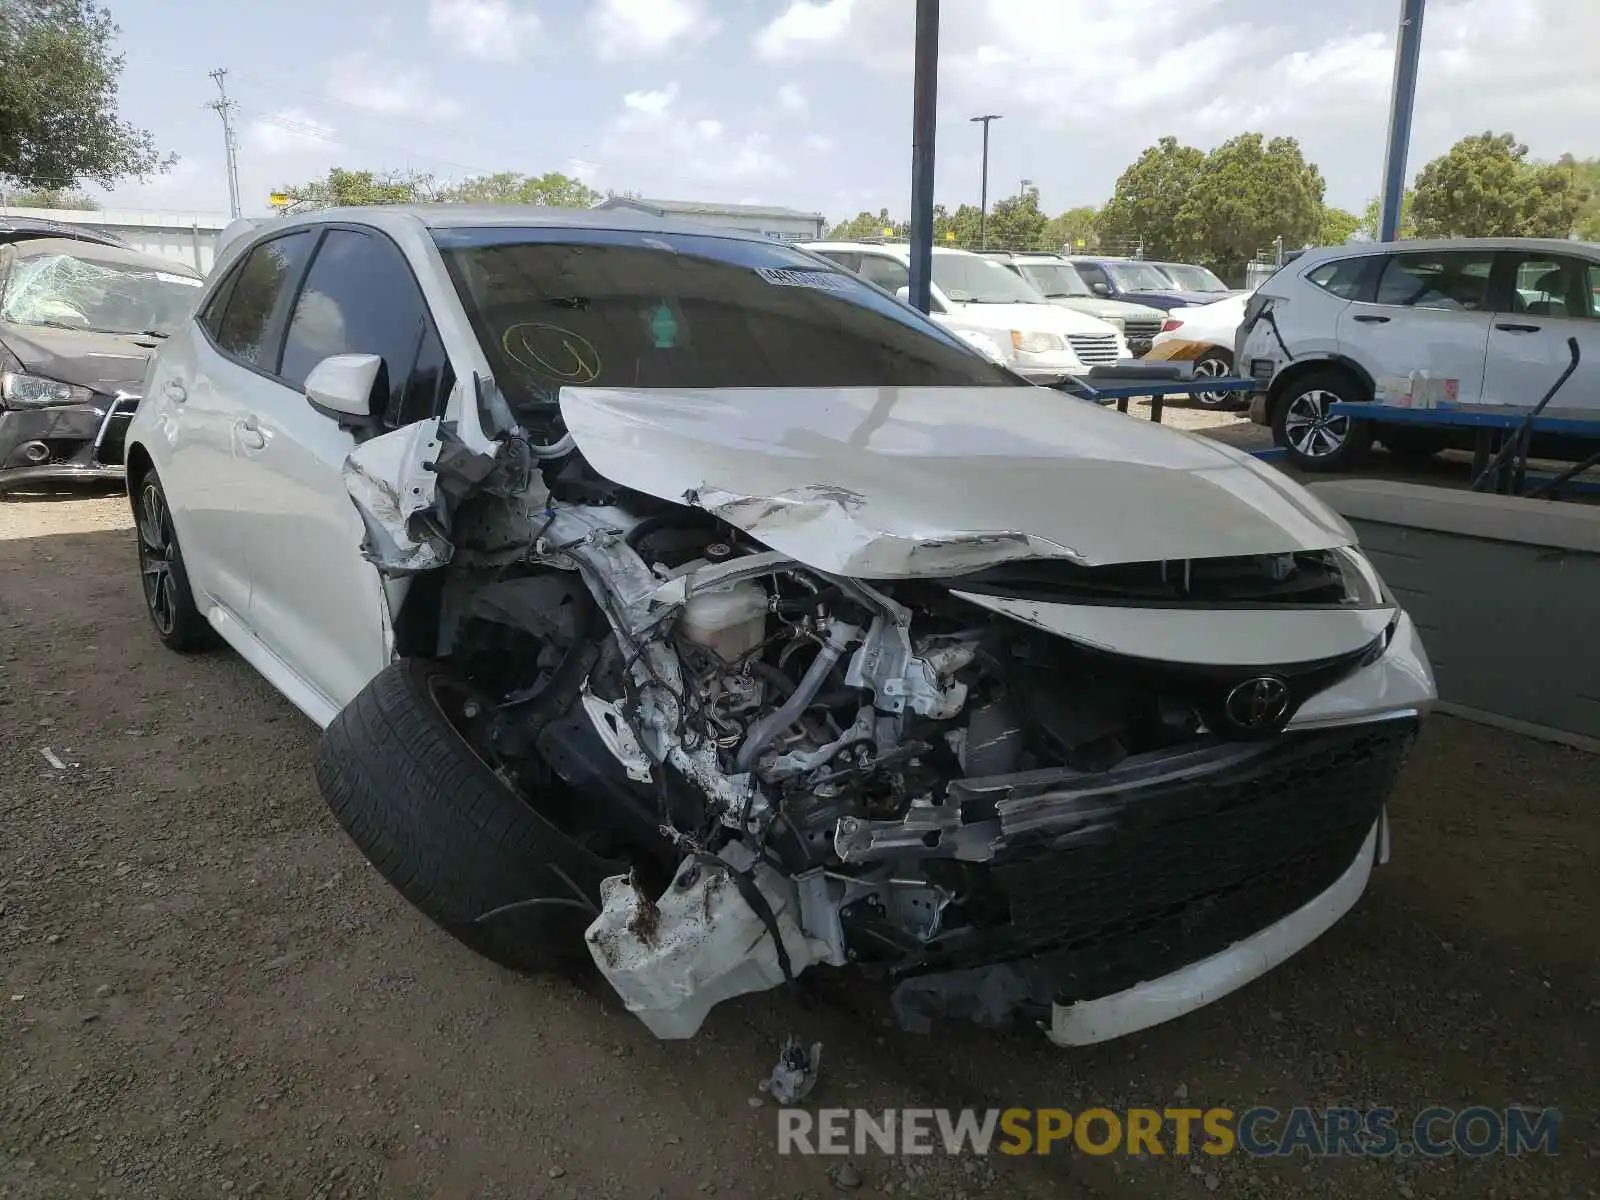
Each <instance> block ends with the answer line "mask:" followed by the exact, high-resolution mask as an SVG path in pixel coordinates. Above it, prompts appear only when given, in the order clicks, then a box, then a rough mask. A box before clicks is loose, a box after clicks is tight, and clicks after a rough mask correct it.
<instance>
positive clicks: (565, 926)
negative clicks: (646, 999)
mask: <svg viewBox="0 0 1600 1200" xmlns="http://www.w3.org/2000/svg"><path fill="white" fill-rule="evenodd" d="M469 697H470V688H468V686H467V685H465V684H464V683H463V682H462V681H461V680H460V679H459V678H458V677H457V676H456V675H455V674H454V673H453V672H452V671H451V670H450V668H449V667H447V666H446V665H444V664H442V663H437V662H431V661H426V660H421V659H402V660H400V661H399V662H397V663H394V664H392V665H391V666H389V667H386V668H385V669H384V670H382V671H380V672H379V673H378V674H377V675H376V676H374V677H373V679H372V681H371V682H370V683H368V684H367V686H366V687H365V688H363V689H362V690H361V692H360V693H359V694H358V695H357V696H356V698H355V699H354V700H352V701H350V703H349V704H348V705H346V706H345V708H344V709H343V711H341V712H340V713H339V715H338V716H337V717H335V718H334V720H333V723H332V724H330V725H329V726H328V728H327V731H326V732H325V733H324V734H323V735H322V746H321V749H320V750H319V752H318V754H317V783H318V785H319V786H320V788H321V789H322V795H323V798H324V799H325V800H327V802H328V807H329V808H331V809H332V810H333V815H334V817H335V818H336V819H337V820H338V822H339V824H340V825H342V826H344V830H345V832H346V833H348V834H349V835H350V839H351V840H352V841H353V842H355V844H356V846H357V847H358V848H359V849H360V851H361V853H362V854H364V855H366V857H367V860H368V861H369V862H371V863H372V865H373V866H375V867H376V868H377V869H378V871H379V872H380V873H381V874H382V875H383V877H384V878H385V879H387V880H388V881H389V882H390V883H391V884H393V885H394V887H395V888H396V889H397V890H398V891H399V892H400V894H401V895H402V896H404V897H405V898H406V899H407V900H409V901H411V903H412V904H413V905H415V906H416V907H417V908H418V909H419V910H420V911H421V912H422V913H423V914H424V915H425V916H427V917H429V918H430V919H432V920H433V921H434V922H435V923H436V924H437V925H439V926H440V927H441V928H442V929H444V930H445V931H446V932H447V933H450V934H452V935H453V936H454V937H456V938H457V939H459V940H460V941H462V942H464V943H466V944H467V945H468V946H470V947H471V948H472V949H474V950H476V951H477V952H478V953H479V954H482V955H484V956H485V957H487V958H490V959H493V960H494V961H495V962H498V963H500V964H501V965H502V966H507V967H511V968H513V969H514V970H519V971H529V972H532V971H543V970H549V969H552V968H559V967H564V966H571V965H573V964H577V963H587V962H588V961H589V953H588V947H587V945H586V944H585V942H584V940H583V933H584V930H585V929H586V928H587V927H588V925H589V923H590V921H592V920H593V919H594V918H595V917H596V916H597V915H598V914H599V911H600V904H599V902H600V881H601V880H602V879H604V878H605V877H606V876H607V875H616V874H622V873H625V872H626V871H627V865H626V864H624V863H618V862H614V861H611V860H609V859H606V858H603V857H601V856H600V855H598V854H595V853H593V852H592V851H590V850H589V849H588V848H587V847H585V846H582V845H580V844H579V843H578V842H576V841H575V840H573V838H571V837H569V836H568V835H567V834H565V833H563V832H562V831H561V830H560V829H558V828H557V827H556V826H555V825H554V824H553V823H552V822H551V821H549V820H547V819H546V818H545V817H544V816H543V815H541V814H540V813H539V812H538V811H537V810H536V809H535V808H534V804H533V803H532V802H530V801H535V802H536V801H537V800H538V799H539V797H536V796H535V797H525V796H524V795H522V794H521V793H519V792H517V791H514V790H513V789H512V787H511V786H510V784H509V783H508V782H507V779H506V777H505V774H504V773H503V772H501V771H497V770H495V769H494V768H493V767H492V766H490V765H489V763H488V762H487V761H485V758H484V757H483V756H482V755H480V754H479V752H478V751H477V750H476V749H475V748H474V747H473V745H472V744H471V743H470V742H469V741H468V740H467V737H466V736H465V734H464V733H463V732H462V729H461V724H462V721H463V714H464V712H466V711H468V709H467V700H465V699H464V698H469ZM551 786H552V787H554V786H559V785H556V784H552V785H551ZM552 799H553V797H552Z"/></svg>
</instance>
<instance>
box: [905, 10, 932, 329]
mask: <svg viewBox="0 0 1600 1200" xmlns="http://www.w3.org/2000/svg"><path fill="white" fill-rule="evenodd" d="M914 59H915V63H916V76H915V79H914V81H913V83H912V85H911V88H912V105H911V278H910V279H909V280H907V283H908V284H909V287H910V299H911V304H912V306H913V307H915V308H917V309H919V310H920V311H922V312H927V311H928V310H929V308H930V307H931V306H932V290H931V289H932V284H933V145H934V139H935V136H936V133H937V129H938V98H939V0H917V35H916V51H915V55H914Z"/></svg>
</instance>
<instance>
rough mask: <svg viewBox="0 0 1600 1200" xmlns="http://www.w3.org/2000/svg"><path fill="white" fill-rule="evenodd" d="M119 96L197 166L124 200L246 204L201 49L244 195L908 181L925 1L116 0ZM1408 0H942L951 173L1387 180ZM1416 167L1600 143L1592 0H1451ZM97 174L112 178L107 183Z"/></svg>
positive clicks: (839, 190)
mask: <svg viewBox="0 0 1600 1200" xmlns="http://www.w3.org/2000/svg"><path fill="white" fill-rule="evenodd" d="M106 2H107V3H108V4H109V6H110V8H111V10H112V14H113V16H114V17H115V19H116V21H117V22H118V24H119V25H120V26H121V30H122V33H121V38H120V42H119V45H120V48H121V50H122V51H123V53H124V54H125V57H126V67H125V71H124V75H123V80H122V95H121V103H122V110H123V116H124V118H125V119H127V120H129V121H131V122H133V123H134V124H136V125H138V126H140V127H142V128H146V129H149V130H150V131H151V132H152V133H153V134H154V135H155V138H156V141H157V143H158V145H159V146H160V147H161V148H162V149H163V150H164V151H170V152H173V153H176V154H177V156H178V162H177V165H176V166H175V167H174V168H173V169H172V170H171V171H170V172H169V173H167V174H165V175H162V176H157V177H154V178H152V179H150V180H147V181H144V182H134V181H130V182H128V183H125V184H123V185H121V186H119V187H117V188H116V189H114V190H113V191H112V192H111V193H110V195H108V196H106V197H105V198H104V203H105V204H106V205H107V206H108V207H116V208H141V209H163V210H181V211H200V212H226V209H227V186H226V182H225V174H224V166H223V162H224V156H223V139H222V132H221V124H220V121H219V119H218V115H217V113H216V112H215V111H213V110H212V109H210V108H208V107H206V105H207V103H208V102H209V101H211V100H214V99H215V98H216V96H217V89H216V85H215V83H214V82H213V81H212V80H211V79H210V78H209V77H208V72H210V71H211V70H213V69H215V68H218V67H226V68H227V69H228V72H229V74H228V76H227V86H228V91H229V94H230V96H231V97H232V98H233V99H234V100H235V101H236V103H237V111H236V122H237V130H238V136H239V174H240V181H241V194H242V197H243V206H244V211H245V213H246V214H254V213H262V212H266V211H267V210H268V196H269V195H270V193H271V192H272V191H273V190H274V189H275V188H277V187H278V186H280V185H283V184H292V183H298V182H303V181H305V180H308V179H312V178H317V177H320V176H322V175H324V174H325V173H326V171H327V169H328V168H329V167H330V166H333V165H339V166H344V167H350V168H372V169H376V170H384V169H410V170H416V171H424V172H428V173H431V174H433V175H435V176H436V177H439V178H441V179H445V180H454V179H460V178H464V177H466V176H469V175H473V174H482V173H487V172H492V171H520V172H524V173H529V174H541V173H543V172H545V171H562V172H565V173H567V174H571V175H576V176H578V177H579V178H582V179H584V180H585V181H586V182H588V183H589V184H591V185H592V186H594V187H596V188H599V189H602V190H603V189H608V188H610V189H616V190H618V191H632V192H637V193H640V194H642V195H644V196H650V197H663V198H670V199H678V200H717V201H726V202H745V203H764V204H782V205H789V206H792V207H795V208H799V209H803V210H805V211H808V212H809V211H820V212H822V213H824V214H826V215H827V216H828V217H829V219H830V220H838V219H840V218H843V217H848V216H853V215H854V214H855V213H857V212H859V211H861V210H863V209H866V210H869V211H873V212H876V211H877V210H878V209H879V208H883V207H887V208H888V209H889V210H890V212H891V213H892V214H894V215H896V216H903V215H905V214H907V213H908V212H909V209H910V199H909V197H910V166H911V150H910V144H911V143H910V139H911V81H912V24H913V22H912V17H913V12H914V9H915V5H914V3H913V2H912V0H737V2H735V0H342V2H340V3H329V2H328V0H322V2H320V3H319V2H314V0H270V2H259V0H258V2H257V3H253V4H249V5H237V6H224V5H218V4H215V3H210V2H202V0H106ZM1399 8H1400V2H1399V0H1341V2H1340V3H1337V4H1305V3H1295V2H1294V0H944V3H943V17H942V27H941V31H940V34H941V36H940V63H939V120H940V127H939V137H938V141H937V150H936V196H937V199H938V200H939V201H940V202H942V203H944V204H946V205H948V206H950V207H951V208H954V207H955V206H956V205H958V204H962V203H969V202H970V203H976V202H977V200H978V193H979V182H980V146H981V141H980V134H979V127H978V126H977V125H974V124H971V123H970V122H969V120H968V118H969V117H971V116H973V115H975V114H979V113H999V114H1001V120H999V121H996V122H995V123H994V124H993V126H992V132H991V144H990V188H989V194H990V199H991V202H992V201H993V200H994V199H995V198H998V197H1001V196H1005V195H1009V194H1012V193H1014V192H1016V191H1017V190H1018V188H1019V187H1020V184H1021V181H1022V180H1023V179H1027V180H1030V181H1032V183H1033V184H1034V185H1036V186H1037V187H1038V188H1039V189H1040V200H1041V203H1042V205H1043V206H1044V207H1045V208H1046V209H1047V210H1048V211H1050V212H1058V211H1061V210H1063V209H1066V208H1069V207H1073V206H1076V205H1080V204H1100V203H1102V202H1103V201H1105V200H1106V199H1107V198H1108V197H1109V196H1110V195H1111V193H1112V191H1113V189H1114V187H1115V184H1116V179H1117V176H1118V175H1119V174H1120V173H1121V172H1122V170H1123V169H1124V168H1125V167H1126V166H1127V165H1128V164H1129V163H1130V162H1132V161H1133V160H1134V159H1135V158H1136V157H1137V156H1138V154H1139V152H1140V151H1141V150H1142V149H1144V148H1145V147H1146V146H1148V145H1150V144H1152V143H1153V142H1154V141H1155V140H1156V139H1157V138H1159V137H1161V136H1162V135H1165V134H1172V135H1175V136H1177V137H1178V138H1180V139H1181V140H1182V141H1184V142H1186V143H1188V144H1191V145H1195V146H1199V147H1201V148H1210V147H1212V146H1215V145H1217V144H1219V143H1220V142H1222V141H1224V140H1226V139H1227V138H1229V137H1231V136H1233V135H1235V134H1237V133H1240V132H1243V131H1245V130H1259V131H1261V132H1263V133H1266V134H1267V135H1268V136H1275V135H1288V136H1293V137H1296V138H1299V139H1300V142H1301V145H1302V146H1303V148H1304V150H1305V152H1306V155H1307V157H1308V158H1309V159H1311V160H1312V161H1313V162H1315V163H1317V164H1318V165H1319V166H1320V167H1321V170H1322V173H1323V176H1324V178H1325V179H1326V180H1327V184H1328V191H1327V200H1328V202H1329V203H1330V204H1336V205H1339V206H1341V207H1345V208H1349V209H1352V210H1354V211H1356V212H1360V210H1361V208H1362V207H1363V206H1364V205H1365V203H1366V201H1367V199H1368V198H1369V197H1371V196H1372V195H1374V194H1376V192H1377V191H1378V188H1379V182H1380V177H1381V174H1382V168H1383V142H1384V136H1385V127H1386V124H1387V119H1388V101H1389V90H1390V85H1391V80H1392V75H1393V63H1394V38H1395V32H1396V26H1397V24H1398V15H1399ZM1422 55H1423V66H1422V72H1421V79H1420V83H1419V86H1418V93H1417V109H1416V121H1415V129H1414V134H1413V141H1412V147H1411V157H1410V165H1411V170H1412V172H1413V173H1414V172H1415V170H1416V169H1417V168H1420V167H1421V165H1422V164H1423V163H1425V162H1426V161H1427V160H1428V159H1430V158H1432V157H1434V156H1435V155H1437V154H1440V153H1442V152H1443V151H1444V150H1445V149H1447V148H1448V147H1449V145H1450V144H1451V143H1452V142H1453V141H1455V140H1456V139H1457V138H1459V137H1461V136H1464V135H1466V134H1471V133H1480V132H1483V131H1484V130H1488V129H1493V130H1495V131H1496V132H1503V131H1506V130H1510V131H1512V132H1514V133H1515V134H1516V135H1517V137H1518V138H1519V139H1520V140H1521V141H1523V142H1525V143H1526V144H1527V145H1528V146H1529V147H1530V148H1531V150H1532V152H1533V154H1534V155H1535V156H1536V157H1544V158H1554V157H1556V156H1557V155H1559V154H1561V153H1563V152H1566V151H1571V152H1572V153H1575V154H1577V155H1579V156H1580V157H1582V156H1595V155H1600V0H1430V2H1429V4H1428V12H1427V15H1426V18H1425V21H1424V25H1423V50H1422ZM89 190H90V191H91V192H93V191H94V189H89Z"/></svg>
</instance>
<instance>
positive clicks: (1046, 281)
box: [1017, 263, 1094, 299]
mask: <svg viewBox="0 0 1600 1200" xmlns="http://www.w3.org/2000/svg"><path fill="white" fill-rule="evenodd" d="M1017 269H1018V270H1019V271H1021V272H1022V277H1023V278H1024V279H1026V280H1027V281H1028V282H1029V283H1031V284H1032V285H1033V286H1034V287H1036V288H1038V289H1039V291H1040V292H1042V293H1043V294H1044V295H1045V296H1047V297H1049V298H1050V299H1055V297H1057V296H1091V295H1093V294H1094V293H1093V292H1091V291H1090V290H1089V285H1088V284H1086V283H1084V282H1083V276H1082V275H1079V274H1078V270H1077V268H1076V267H1072V266H1069V265H1068V264H1067V263H1024V264H1022V265H1021V266H1019V267H1018V268H1017Z"/></svg>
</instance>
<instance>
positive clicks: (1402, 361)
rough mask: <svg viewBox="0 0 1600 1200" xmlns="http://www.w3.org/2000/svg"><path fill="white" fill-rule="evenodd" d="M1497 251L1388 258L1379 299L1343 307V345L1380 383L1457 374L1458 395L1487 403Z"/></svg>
mask: <svg viewBox="0 0 1600 1200" xmlns="http://www.w3.org/2000/svg"><path fill="white" fill-rule="evenodd" d="M1494 255H1495V252H1494V251H1493V250H1489V249H1485V250H1443V251H1440V250H1433V251H1427V250H1416V251H1411V250H1408V251H1405V252H1403V253H1400V254H1393V255H1390V256H1389V259H1388V261H1387V262H1386V263H1384V265H1383V267H1382V274H1380V275H1379V277H1378V287H1377V291H1376V293H1375V295H1374V297H1373V299H1372V300H1371V301H1370V302H1369V301H1365V300H1356V301H1354V302H1352V303H1351V304H1350V305H1349V306H1348V307H1346V308H1345V309H1344V311H1343V312H1341V313H1340V314H1339V350H1340V352H1341V353H1342V354H1344V355H1345V356H1346V357H1347V358H1350V359H1353V360H1354V361H1355V362H1357V363H1359V364H1360V365H1361V366H1362V367H1363V368H1364V369H1365V370H1366V371H1367V373H1368V374H1370V375H1371V376H1372V377H1373V379H1374V380H1376V381H1377V382H1378V384H1379V386H1380V387H1381V386H1382V385H1383V381H1384V380H1385V379H1386V378H1397V377H1401V376H1409V375H1410V374H1411V373H1412V372H1413V371H1427V372H1428V373H1429V375H1431V376H1432V377H1433V378H1435V379H1454V380H1456V381H1457V384H1456V386H1457V402H1458V403H1461V404H1480V403H1482V402H1483V370H1484V360H1485V356H1486V354H1487V352H1488V345H1489V326H1490V323H1491V322H1492V321H1493V320H1494V313H1493V312H1492V311H1491V309H1492V308H1493V305H1492V304H1491V303H1490V292H1489V277H1490V275H1491V273H1492V271H1493V268H1494Z"/></svg>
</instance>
